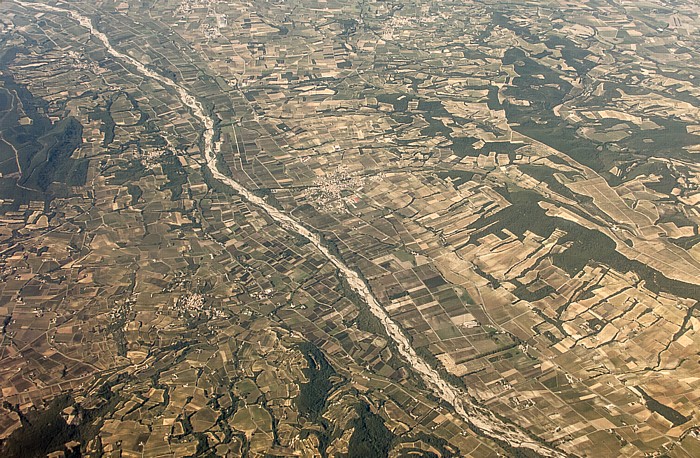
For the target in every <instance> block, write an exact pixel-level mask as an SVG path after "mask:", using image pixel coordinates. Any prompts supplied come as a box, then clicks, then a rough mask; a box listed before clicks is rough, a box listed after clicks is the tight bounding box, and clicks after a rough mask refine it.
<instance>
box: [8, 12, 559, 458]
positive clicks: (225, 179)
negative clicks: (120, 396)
mask: <svg viewBox="0 0 700 458" xmlns="http://www.w3.org/2000/svg"><path fill="white" fill-rule="evenodd" d="M15 3H17V4H19V5H22V6H24V7H28V8H33V9H37V10H43V11H51V12H54V13H61V14H66V15H68V16H70V17H71V18H73V19H74V20H75V21H77V22H78V23H80V25H82V26H83V27H85V28H87V29H88V30H90V33H92V35H93V36H95V37H96V38H97V39H98V40H99V41H100V42H101V43H102V45H103V46H104V47H105V49H106V50H107V51H108V52H109V54H111V55H112V56H113V57H115V58H117V59H119V60H122V61H123V62H125V63H128V64H129V65H130V66H132V67H134V68H135V69H136V71H137V72H138V73H140V74H141V75H143V76H145V77H147V78H151V79H153V80H155V81H157V82H159V83H160V84H162V85H163V86H165V87H168V88H170V89H172V90H173V91H174V92H175V93H176V94H177V96H178V98H179V99H180V100H181V101H182V103H183V104H184V105H186V106H187V107H188V108H189V109H190V110H192V114H193V115H194V116H195V117H196V118H197V119H198V120H199V121H200V122H201V123H202V125H203V126H204V133H203V139H204V157H205V160H206V162H207V167H208V168H209V169H210V170H211V173H212V175H213V176H214V178H215V179H217V180H218V181H220V182H221V183H224V184H226V185H228V186H230V187H231V188H233V189H234V190H235V191H236V192H238V193H239V194H240V195H241V196H242V197H243V198H244V199H245V200H247V201H248V202H250V203H251V204H253V205H255V206H257V207H259V208H260V209H262V210H263V211H265V213H267V214H268V215H269V216H270V217H271V218H272V219H273V220H275V221H276V222H277V223H278V224H280V225H281V226H282V227H284V228H285V229H287V230H288V231H291V232H295V233H297V234H299V235H302V236H304V237H306V238H307V239H309V241H310V242H311V243H312V244H313V245H314V246H315V247H316V249H318V250H319V251H320V252H321V253H323V255H324V256H325V257H326V258H328V260H329V261H330V262H332V263H333V265H335V267H336V268H337V269H338V270H339V271H340V272H341V274H342V275H343V276H344V277H345V278H346V279H347V282H348V284H349V285H350V287H351V288H352V289H354V290H355V291H356V292H357V293H358V294H359V295H360V296H361V297H362V298H363V299H364V300H365V302H366V303H367V305H368V306H369V309H370V311H371V312H372V314H373V315H374V316H376V317H377V318H378V319H379V320H380V321H381V323H382V325H383V326H384V328H385V330H386V333H387V335H388V336H389V337H390V338H391V339H392V340H393V341H394V343H395V344H396V348H397V349H398V351H399V353H400V354H401V356H402V357H403V358H404V359H405V360H406V361H407V362H408V364H409V365H410V366H411V367H412V368H413V370H414V371H415V372H416V373H417V374H419V375H420V376H421V378H422V379H423V380H424V381H425V382H426V384H427V385H428V386H429V387H430V388H431V390H432V392H433V394H434V395H435V396H437V397H439V398H440V399H442V400H443V401H445V402H447V403H448V404H450V405H451V406H452V407H453V408H454V410H455V412H457V414H458V415H459V416H460V417H461V418H462V419H463V420H465V421H467V422H469V423H471V424H472V425H473V426H475V427H477V428H479V429H480V430H481V432H482V433H483V434H484V435H485V436H487V437H490V438H493V439H497V440H500V441H504V442H506V443H508V444H509V445H510V446H512V447H524V448H528V449H531V450H534V451H536V452H537V453H539V454H541V455H544V456H551V457H565V456H566V455H565V454H564V453H562V452H560V451H558V450H555V449H552V448H550V447H548V446H546V445H543V444H541V443H539V442H537V441H535V440H533V439H532V438H530V437H529V436H528V435H527V434H526V433H525V432H524V431H523V430H521V429H520V428H518V427H517V426H515V425H510V424H507V423H505V422H503V421H501V420H500V419H498V418H496V417H495V416H494V415H493V414H492V413H491V412H489V411H488V410H487V409H485V408H483V407H480V406H477V405H475V404H474V403H473V402H472V401H471V399H470V398H469V396H468V395H467V394H466V393H464V392H463V391H462V390H460V389H459V388H457V387H454V386H452V385H451V384H449V383H448V382H447V381H445V380H444V379H443V378H442V377H441V376H440V374H439V373H438V372H437V371H436V370H435V369H433V368H432V367H430V365H428V364H427V363H426V362H425V361H424V360H423V359H422V358H421V357H420V356H418V354H417V353H416V351H415V350H414V349H413V347H412V346H411V344H410V342H409V340H408V337H407V336H406V334H405V333H404V332H403V330H402V329H401V328H400V327H399V325H398V324H396V322H395V321H394V320H392V319H391V318H390V317H389V315H388V314H387V313H386V311H385V310H384V308H383V307H382V306H381V304H380V303H379V301H378V300H377V299H376V298H375V297H374V294H373V293H372V292H371V291H370V289H369V286H368V285H367V283H366V282H365V281H364V280H363V279H362V278H361V277H360V276H359V275H358V274H357V272H355V271H354V270H353V269H351V268H350V267H349V266H348V265H346V264H345V263H344V262H343V261H342V260H341V259H340V258H338V257H337V256H336V255H334V254H333V253H331V252H330V251H329V250H328V248H326V246H325V245H324V244H323V243H322V241H321V237H320V235H319V234H317V233H315V232H312V231H311V230H309V229H308V228H306V226H304V225H303V224H302V223H301V222H299V221H297V220H295V219H294V218H292V217H291V216H289V215H287V214H286V213H283V212H282V211H280V210H278V209H277V208H275V207H273V206H271V205H270V204H268V203H267V202H265V200H263V199H262V198H260V197H258V196H256V195H255V194H253V193H252V192H251V191H249V190H248V189H247V188H245V187H244V186H242V185H241V184H240V183H238V182H237V181H235V180H234V179H233V178H231V177H229V176H227V175H224V174H223V173H221V172H220V171H219V169H218V168H217V165H216V156H217V146H216V144H215V142H214V138H215V135H216V131H215V129H214V126H215V121H214V118H213V117H212V116H210V115H208V114H207V112H206V110H205V109H204V106H203V105H202V103H201V102H199V101H198V100H197V98H196V97H195V96H194V95H192V94H191V93H189V92H188V91H187V89H186V88H185V87H183V86H181V85H180V84H178V83H176V82H174V81H172V80H170V79H168V78H167V77H165V76H163V75H160V74H159V73H156V72H155V71H153V70H151V69H149V68H147V67H146V66H145V65H143V64H142V63H140V62H138V61H137V60H136V59H134V58H133V57H131V56H129V55H127V54H124V53H122V52H120V51H118V50H116V49H115V48H114V47H113V46H112V44H111V42H110V41H109V38H108V37H107V35H105V34H104V33H103V32H101V31H99V30H97V29H96V28H95V26H94V25H93V23H92V21H91V20H90V19H89V18H88V17H86V16H84V15H82V14H80V13H78V12H76V11H74V10H68V9H65V8H58V7H55V6H51V5H45V4H41V3H33V2H24V1H20V0H15Z"/></svg>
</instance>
